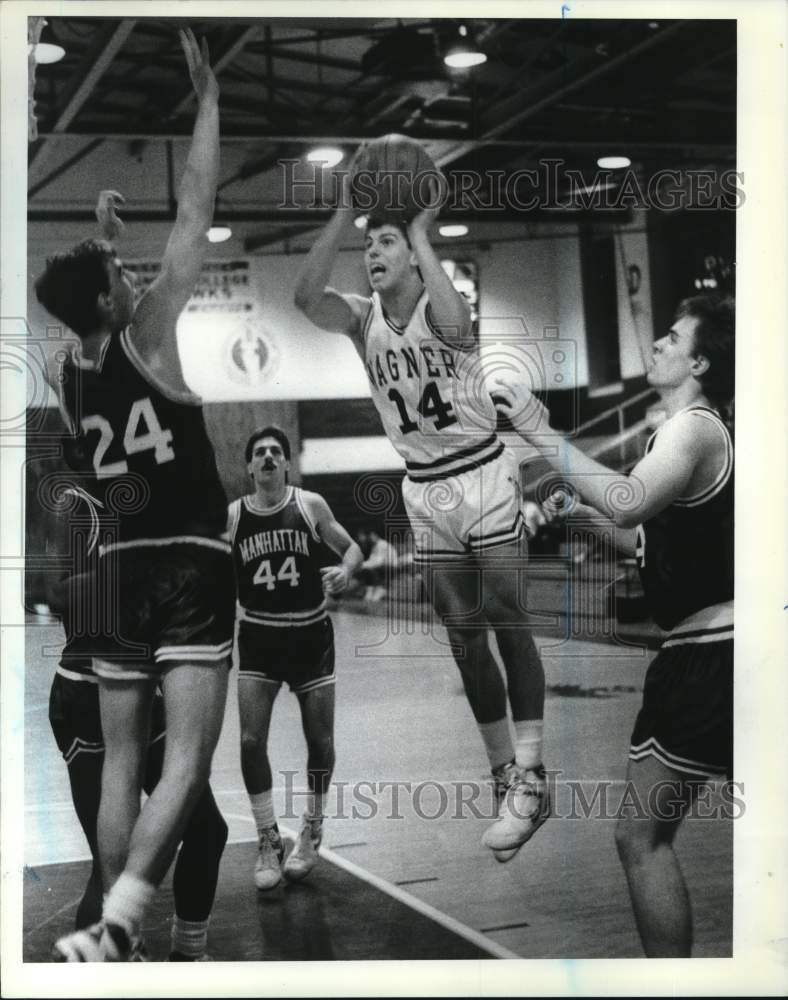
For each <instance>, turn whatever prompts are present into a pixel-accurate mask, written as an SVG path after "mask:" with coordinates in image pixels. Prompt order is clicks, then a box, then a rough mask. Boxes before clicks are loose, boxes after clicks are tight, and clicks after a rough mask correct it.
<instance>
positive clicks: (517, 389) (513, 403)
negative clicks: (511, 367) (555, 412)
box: [489, 372, 550, 438]
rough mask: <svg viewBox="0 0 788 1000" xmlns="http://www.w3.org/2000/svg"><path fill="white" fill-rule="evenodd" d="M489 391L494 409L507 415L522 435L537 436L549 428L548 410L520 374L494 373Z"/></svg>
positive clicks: (526, 436) (527, 436)
mask: <svg viewBox="0 0 788 1000" xmlns="http://www.w3.org/2000/svg"><path fill="white" fill-rule="evenodd" d="M489 391H490V396H491V397H492V400H493V403H494V404H495V408H496V410H498V412H499V413H502V414H503V415H504V416H506V417H508V418H509V420H510V421H511V423H512V426H513V427H514V428H515V429H516V430H518V431H519V432H520V434H522V436H523V437H525V438H531V437H539V436H540V435H542V434H546V433H547V432H548V431H549V430H550V412H549V410H548V409H547V407H546V406H545V405H544V403H542V402H540V401H539V400H538V399H537V398H536V396H535V395H534V394H533V393H532V392H531V390H530V389H529V388H528V386H527V385H526V384H525V382H524V381H523V378H522V376H518V375H515V374H514V373H512V372H504V373H503V374H502V375H496V376H494V377H493V378H491V379H490V381H489Z"/></svg>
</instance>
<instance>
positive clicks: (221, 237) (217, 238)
mask: <svg viewBox="0 0 788 1000" xmlns="http://www.w3.org/2000/svg"><path fill="white" fill-rule="evenodd" d="M232 235H233V231H232V229H230V227H229V226H211V228H210V229H209V230H208V242H209V243H224V242H225V240H229V239H230V237H231V236H232Z"/></svg>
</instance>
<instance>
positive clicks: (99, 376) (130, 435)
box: [60, 331, 227, 542]
mask: <svg viewBox="0 0 788 1000" xmlns="http://www.w3.org/2000/svg"><path fill="white" fill-rule="evenodd" d="M62 377H63V381H62V384H61V390H60V402H61V407H62V409H63V415H64V417H65V419H66V422H67V424H68V426H69V429H70V431H71V433H72V434H73V435H74V436H75V440H74V441H72V444H71V447H70V453H71V454H70V456H67V457H70V459H71V462H72V464H76V463H77V462H79V461H80V460H81V461H82V462H83V463H84V468H85V469H86V470H87V472H88V474H89V477H90V480H91V482H89V483H88V484H87V488H88V489H90V492H91V493H93V494H94V495H95V496H96V497H97V498H98V499H99V500H100V501H101V502H102V503H103V508H104V511H103V513H104V517H105V518H106V519H107V521H108V522H112V523H114V525H115V532H116V539H117V541H118V542H135V541H136V542H139V541H141V540H143V539H159V540H160V539H165V538H183V537H189V536H207V537H212V538H216V537H218V536H219V535H221V534H222V532H223V531H224V527H225V517H226V510H227V500H226V496H225V493H224V490H223V488H222V485H221V482H220V480H219V474H218V471H217V469H216V459H215V457H214V452H213V446H212V445H211V442H210V440H209V438H208V434H207V432H206V429H205V421H204V418H203V413H202V407H201V406H200V405H199V399H198V397H196V396H193V395H192V394H191V393H186V392H184V393H182V394H175V393H172V392H170V391H169V390H167V389H166V388H165V387H163V386H159V385H157V383H156V380H155V377H154V376H153V375H152V374H151V373H150V372H149V371H148V370H147V368H146V366H145V364H144V362H143V361H142V359H141V358H140V356H139V354H138V352H137V350H136V348H135V347H134V344H133V343H132V341H131V339H130V338H129V336H128V332H127V331H123V332H122V333H121V334H119V335H118V336H112V337H110V338H109V339H108V340H107V341H106V343H105V345H104V349H103V352H102V355H101V357H100V358H99V360H98V361H97V362H95V363H93V362H88V361H86V360H84V359H79V358H75V357H71V358H69V359H67V360H66V361H65V362H64V364H63V369H62Z"/></svg>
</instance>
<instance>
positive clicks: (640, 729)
mask: <svg viewBox="0 0 788 1000" xmlns="http://www.w3.org/2000/svg"><path fill="white" fill-rule="evenodd" d="M734 360H735V334H734V305H733V302H732V301H731V300H726V299H717V298H712V297H706V296H698V297H696V298H692V299H687V300H685V301H684V302H682V303H681V305H680V306H679V309H678V312H677V315H676V319H675V321H674V323H673V325H672V326H671V328H670V330H669V331H668V332H667V334H666V335H665V336H664V337H661V338H660V339H659V340H658V341H657V342H656V343H655V344H654V357H653V362H652V364H651V367H650V368H649V370H648V372H647V378H648V382H649V384H650V385H652V386H654V388H656V389H658V390H659V393H660V396H661V398H662V403H663V406H664V409H665V413H666V417H667V419H666V421H665V423H664V424H663V425H662V426H660V428H659V429H658V431H657V432H656V433H655V434H654V435H653V436H652V437H651V439H650V440H649V442H648V444H647V446H646V454H645V456H644V457H643V459H642V460H641V461H640V462H639V463H638V464H637V465H636V466H635V468H634V469H633V470H632V472H631V474H630V475H629V476H626V475H623V474H621V473H617V472H614V471H613V470H612V469H608V468H606V467H605V466H603V465H600V464H599V462H596V461H595V460H594V459H592V458H589V457H588V456H587V455H585V454H584V453H583V452H582V451H580V449H579V448H576V447H575V446H574V445H572V444H570V443H569V441H567V440H565V439H563V438H562V437H561V436H560V435H559V434H558V433H557V432H555V431H550V429H549V426H548V420H549V414H548V413H547V411H546V410H544V407H542V406H541V404H540V403H539V402H538V401H537V400H536V399H535V397H533V396H532V395H531V393H530V391H529V390H528V388H527V387H526V386H525V385H522V384H519V383H518V382H517V381H516V380H515V379H512V378H509V377H507V376H503V377H500V378H498V379H497V380H496V381H497V385H496V394H498V393H499V394H500V396H501V399H502V403H501V404H500V405H501V408H502V409H505V411H506V412H507V414H508V415H509V417H510V419H511V420H512V423H513V424H514V425H515V427H517V428H518V430H519V432H520V433H521V434H522V435H523V437H525V438H526V439H527V440H529V441H530V442H532V443H533V444H534V445H536V446H537V447H539V446H540V444H541V445H546V447H545V448H544V450H543V455H544V457H545V458H546V459H547V461H548V462H550V464H551V465H552V466H553V468H555V469H556V470H558V471H559V472H560V473H561V474H562V475H564V476H566V478H567V479H568V480H569V481H570V482H571V484H572V485H573V486H574V487H575V488H576V489H577V490H578V492H579V493H580V494H581V496H582V498H583V499H584V500H585V501H587V503H588V505H589V506H586V505H579V506H578V505H575V507H574V508H573V513H574V514H579V515H581V516H582V517H583V520H584V523H585V524H589V523H591V524H595V525H596V526H597V527H598V528H599V529H600V530H602V531H607V532H608V533H609V532H610V531H611V529H612V530H613V531H614V533H615V534H614V537H615V540H616V545H617V547H618V548H620V549H621V550H623V551H624V552H627V553H629V554H631V555H636V556H637V560H638V566H639V569H640V575H641V579H642V581H643V587H644V591H645V594H646V600H647V602H648V604H649V607H650V610H651V613H652V616H653V618H654V620H655V621H656V623H657V624H658V625H659V626H660V627H661V628H663V629H667V630H669V633H668V635H667V637H666V639H665V641H664V642H663V644H662V646H661V648H660V651H659V653H658V654H657V656H656V658H655V659H654V661H653V662H652V663H651V665H650V666H649V669H648V672H647V674H646V681H645V685H644V691H643V706H642V708H641V710H640V713H639V715H638V717H637V720H636V722H635V727H634V730H633V733H632V741H631V747H630V752H629V766H628V772H627V780H628V782H629V789H630V792H634V795H635V796H636V801H637V802H639V803H640V805H641V809H642V811H644V812H646V813H647V815H645V816H643V814H642V812H641V810H637V812H638V813H640V815H635V816H633V815H632V814H631V811H630V814H629V815H627V816H623V815H622V816H621V818H619V821H618V826H617V829H616V842H617V846H618V851H619V855H620V857H621V861H622V864H623V866H624V870H625V872H626V875H627V880H628V883H629V891H630V896H631V899H632V906H633V909H634V911H635V919H636V922H637V927H638V931H639V932H640V937H641V940H642V942H643V948H644V950H645V952H646V955H648V956H649V957H681V956H688V955H690V954H691V950H692V911H691V908H690V901H689V895H688V893H687V886H686V884H685V882H684V877H683V875H682V871H681V867H680V866H679V862H678V858H677V857H676V854H675V853H674V850H673V841H674V838H675V836H676V833H677V831H678V828H679V825H680V823H681V821H682V819H683V818H684V816H685V815H686V813H687V810H688V809H689V807H690V806H691V804H692V802H693V801H694V799H695V796H696V795H697V792H698V788H699V786H700V785H701V784H702V783H703V782H704V781H705V780H707V779H708V778H710V777H715V776H717V777H719V776H726V775H727V777H728V778H730V777H731V774H732V767H733V494H734V489H733V443H732V440H731V435H730V433H729V431H728V428H727V427H726V425H725V423H724V422H723V420H722V419H721V417H720V412H719V410H720V409H723V408H725V407H727V405H728V404H729V403H730V402H731V400H732V398H733V389H734ZM540 409H541V411H542V413H541V416H542V420H541V427H540V426H538V422H537V421H535V420H534V419H533V416H534V413H535V412H538V411H539V410H540ZM543 435H547V436H543ZM556 445H557V447H556ZM498 826H499V827H500V828H501V836H502V837H505V835H506V818H505V817H504V818H502V819H501V820H499V823H498ZM490 832H491V833H492V835H493V836H494V837H495V836H497V835H498V834H497V832H496V830H495V828H494V827H493V828H492V829H491V831H490Z"/></svg>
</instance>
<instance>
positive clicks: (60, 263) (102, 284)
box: [35, 240, 116, 337]
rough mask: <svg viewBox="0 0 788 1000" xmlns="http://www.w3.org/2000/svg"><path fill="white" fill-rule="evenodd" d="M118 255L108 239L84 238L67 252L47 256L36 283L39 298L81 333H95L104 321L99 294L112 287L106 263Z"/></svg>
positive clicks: (50, 310) (57, 315) (51, 311)
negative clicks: (101, 315) (102, 320)
mask: <svg viewBox="0 0 788 1000" xmlns="http://www.w3.org/2000/svg"><path fill="white" fill-rule="evenodd" d="M115 256H116V254H115V248H114V247H113V246H112V244H110V243H107V242H106V240H83V241H82V242H81V243H78V244H77V245H76V246H75V247H73V248H72V249H71V250H69V251H68V252H66V253H58V254H55V255H54V256H53V257H49V258H47V262H46V267H45V269H44V271H43V273H42V274H41V275H40V276H39V277H38V279H37V281H36V284H35V290H36V297H37V298H38V301H39V302H40V303H41V305H42V306H44V308H45V309H46V310H47V312H49V313H51V314H52V315H53V316H55V317H56V318H57V319H59V320H61V321H62V322H63V323H65V324H66V326H68V327H70V328H71V329H72V330H73V331H74V333H76V334H77V336H78V337H85V336H87V335H88V334H89V333H93V332H94V331H95V330H97V329H98V327H99V326H100V325H101V317H100V316H99V312H98V308H97V300H98V297H99V295H101V294H102V293H103V294H106V293H107V292H108V291H109V275H108V274H107V263H108V262H109V261H112V260H114V259H115Z"/></svg>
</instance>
